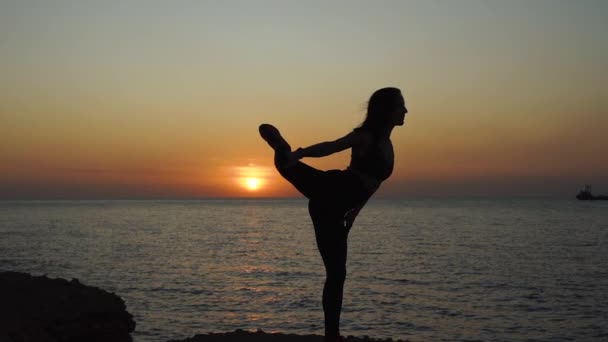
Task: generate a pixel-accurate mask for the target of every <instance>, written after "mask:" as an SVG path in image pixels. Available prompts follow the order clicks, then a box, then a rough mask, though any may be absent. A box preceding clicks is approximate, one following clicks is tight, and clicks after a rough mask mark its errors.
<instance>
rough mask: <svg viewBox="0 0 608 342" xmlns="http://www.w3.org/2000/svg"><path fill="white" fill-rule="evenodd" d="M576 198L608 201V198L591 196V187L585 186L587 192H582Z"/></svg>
mask: <svg viewBox="0 0 608 342" xmlns="http://www.w3.org/2000/svg"><path fill="white" fill-rule="evenodd" d="M576 198H577V199H579V200H608V196H593V194H591V185H585V190H581V192H579V193H578V195H576Z"/></svg>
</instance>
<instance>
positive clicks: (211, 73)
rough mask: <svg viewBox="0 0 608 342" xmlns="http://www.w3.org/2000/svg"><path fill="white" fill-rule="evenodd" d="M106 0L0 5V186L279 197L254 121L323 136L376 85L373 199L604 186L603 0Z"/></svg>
mask: <svg viewBox="0 0 608 342" xmlns="http://www.w3.org/2000/svg"><path fill="white" fill-rule="evenodd" d="M110 4H111V5H109V6H107V7H99V8H96V7H92V6H93V5H91V4H79V5H74V4H71V5H69V6H68V4H64V3H62V2H58V3H57V4H56V5H55V6H50V5H45V4H44V3H41V4H37V5H33V4H21V3H13V4H0V13H1V14H0V42H2V44H1V45H0V49H2V51H1V52H2V56H3V57H2V59H0V75H3V78H2V82H1V83H0V199H45V198H48V199H54V198H192V197H196V198H200V197H244V196H245V197H274V196H294V195H297V194H296V192H295V191H294V190H293V189H291V187H290V186H289V184H287V182H285V181H284V180H282V179H280V177H279V175H278V173H277V172H276V171H274V169H273V168H272V154H271V152H270V150H269V149H268V147H267V146H266V144H265V143H264V142H263V141H262V140H261V139H260V138H259V136H258V133H257V126H258V125H259V124H260V123H262V122H269V123H273V124H275V125H276V126H278V127H279V128H280V129H281V130H282V131H283V133H284V135H285V136H286V138H287V139H289V141H290V142H291V143H292V145H293V146H294V147H298V146H307V145H310V144H313V143H316V142H320V141H324V140H330V139H336V138H338V137H340V136H341V135H343V134H346V133H348V132H349V131H350V130H351V129H352V128H353V127H355V126H356V125H358V124H359V123H360V122H361V120H362V119H363V115H364V106H365V102H366V100H367V99H368V97H369V95H370V94H371V93H372V92H373V91H374V90H376V89H377V88H380V87H384V86H397V87H400V88H402V90H403V92H404V94H405V97H406V103H407V105H408V108H409V110H410V114H408V116H407V118H406V125H405V126H404V127H402V128H397V129H396V130H395V131H394V133H393V142H394V145H395V152H396V168H395V172H394V174H393V176H392V177H391V179H390V180H389V181H387V182H386V184H384V185H383V187H382V189H381V190H380V194H379V196H542V195H547V196H571V195H573V194H575V192H576V191H578V189H579V188H580V187H582V186H583V185H584V184H585V183H591V184H594V186H595V189H597V191H598V192H602V191H603V192H605V193H608V180H606V177H605V176H606V175H607V174H608V157H607V156H608V144H606V143H605V133H606V131H607V129H608V93H607V90H606V89H608V68H607V67H606V62H605V61H606V60H608V43H606V40H605V37H604V33H605V32H608V24H607V23H606V21H605V20H604V19H605V15H608V5H606V3H605V2H601V1H591V0H589V1H579V2H576V4H575V3H567V2H553V1H536V2H534V3H533V4H529V3H525V2H521V3H520V2H514V3H509V4H507V3H485V2H476V1H463V2H459V3H458V5H457V6H456V5H454V4H451V3H434V2H433V3H430V2H425V1H418V2H416V1H410V2H388V3H386V8H377V7H374V4H373V3H369V2H354V3H353V5H352V6H350V7H349V8H339V7H338V6H337V5H336V4H324V3H321V2H320V3H317V4H315V5H314V6H313V5H312V4H299V3H283V2H277V3H273V4H272V6H270V2H269V3H268V4H267V6H269V7H267V8H266V7H264V6H259V5H257V6H254V5H252V4H249V3H242V2H228V4H229V5H225V4H223V5H219V4H215V5H211V4H197V5H192V7H188V6H185V5H183V4H182V5H179V6H178V5H175V6H171V7H169V6H168V5H167V4H155V5H154V6H151V5H148V6H146V7H145V8H143V7H139V6H137V5H136V4H137V3H136V2H134V3H133V4H122V3H121V2H116V3H110ZM140 5H141V4H140ZM45 6H47V7H45ZM163 6H164V7H163ZM348 157H349V153H348V152H344V153H341V154H339V155H336V156H332V157H330V158H327V159H326V160H312V159H307V160H305V161H306V162H310V163H311V164H312V165H314V166H317V167H320V168H324V169H327V168H344V167H345V166H346V165H347V164H348ZM248 178H252V179H256V180H255V181H254V180H249V182H250V183H251V182H258V184H257V186H256V188H255V189H251V188H248V186H247V182H248V181H247V179H248Z"/></svg>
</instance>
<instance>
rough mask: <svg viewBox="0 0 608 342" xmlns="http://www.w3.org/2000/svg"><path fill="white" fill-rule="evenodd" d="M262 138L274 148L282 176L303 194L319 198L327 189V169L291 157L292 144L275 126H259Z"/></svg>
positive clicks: (278, 168) (275, 159)
mask: <svg viewBox="0 0 608 342" xmlns="http://www.w3.org/2000/svg"><path fill="white" fill-rule="evenodd" d="M259 131H260V135H261V136H262V138H263V139H264V140H265V141H266V142H267V143H268V145H270V147H272V148H273V149H274V153H275V157H274V161H275V166H276V168H277V170H278V171H279V173H280V174H281V176H283V178H285V179H286V180H287V181H289V182H290V183H291V184H292V185H293V186H294V187H295V188H296V189H297V190H298V191H299V192H300V193H302V195H304V196H306V197H307V198H309V199H312V198H319V197H321V196H322V194H323V192H324V190H325V192H326V191H327V186H328V184H326V183H327V177H325V171H321V170H317V169H315V168H314V167H312V166H309V165H306V164H304V163H302V162H300V161H294V160H292V159H291V146H289V144H288V143H287V141H286V140H285V139H284V138H283V137H282V136H281V133H280V132H279V130H278V129H276V128H275V127H274V126H272V125H269V124H262V125H260V127H259Z"/></svg>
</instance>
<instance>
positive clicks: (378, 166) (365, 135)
mask: <svg viewBox="0 0 608 342" xmlns="http://www.w3.org/2000/svg"><path fill="white" fill-rule="evenodd" d="M406 113H407V109H406V108H405V102H404V100H403V96H402V95H401V91H400V90H399V89H397V88H382V89H379V90H377V91H376V92H374V94H372V96H371V97H370V99H369V102H368V106H367V116H366V118H365V121H364V122H363V123H362V124H361V125H360V126H359V127H357V128H355V129H354V130H353V131H352V132H350V133H348V134H347V135H345V136H344V137H342V138H339V139H338V140H335V141H327V142H322V143H319V144H316V145H312V146H309V147H306V148H298V149H296V150H295V151H293V152H292V150H291V147H290V146H289V144H288V143H287V141H285V139H283V137H282V136H281V134H280V133H279V131H278V130H277V129H276V128H275V127H274V126H272V125H269V124H262V125H260V127H259V130H260V135H261V136H262V138H264V140H266V142H267V143H268V144H269V145H270V146H271V147H272V148H273V149H274V152H275V154H274V162H275V166H276V168H277V170H278V171H279V173H280V174H281V175H282V176H283V177H284V178H285V179H287V180H288V181H289V182H290V183H291V184H293V186H294V187H295V188H296V189H298V191H300V192H301V193H302V194H303V195H304V196H306V197H307V198H308V199H309V202H308V211H309V213H310V217H311V218H312V222H313V225H314V228H315V236H316V240H317V247H318V248H319V252H320V253H321V257H322V258H323V263H324V265H325V271H326V275H327V278H326V280H325V286H324V288H323V312H324V313H325V341H339V340H340V328H339V324H340V311H341V310H342V291H343V288H344V280H345V278H346V253H347V244H346V242H347V238H348V233H349V231H350V228H351V227H352V225H353V222H354V220H355V218H356V217H357V214H358V213H359V211H360V210H361V208H363V206H364V205H365V203H366V202H367V200H368V199H369V198H370V197H371V195H372V194H373V193H374V192H376V190H378V187H379V186H380V183H382V182H383V181H384V180H386V179H387V178H388V177H389V176H390V175H391V173H392V171H393V162H394V154H393V145H392V143H391V140H390V135H391V132H392V130H393V128H394V127H395V126H401V125H403V122H404V119H405V114H406ZM347 148H351V149H352V154H351V161H350V165H349V166H348V168H347V169H346V170H329V171H321V170H317V169H315V168H313V167H311V166H309V165H306V164H304V163H302V162H300V161H299V160H300V159H302V158H305V157H324V156H328V155H330V154H333V153H336V152H340V151H343V150H345V149H347Z"/></svg>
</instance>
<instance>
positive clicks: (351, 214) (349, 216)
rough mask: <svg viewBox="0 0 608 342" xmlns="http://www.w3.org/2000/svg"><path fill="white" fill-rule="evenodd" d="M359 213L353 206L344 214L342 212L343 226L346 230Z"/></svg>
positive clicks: (348, 229) (350, 226)
mask: <svg viewBox="0 0 608 342" xmlns="http://www.w3.org/2000/svg"><path fill="white" fill-rule="evenodd" d="M358 214H359V209H357V208H353V209H351V210H349V211H347V212H346V214H344V228H346V231H347V232H348V231H350V228H352V226H353V223H354V222H355V218H357V215H358Z"/></svg>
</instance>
